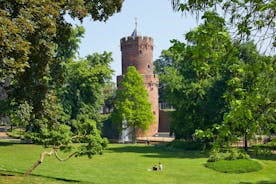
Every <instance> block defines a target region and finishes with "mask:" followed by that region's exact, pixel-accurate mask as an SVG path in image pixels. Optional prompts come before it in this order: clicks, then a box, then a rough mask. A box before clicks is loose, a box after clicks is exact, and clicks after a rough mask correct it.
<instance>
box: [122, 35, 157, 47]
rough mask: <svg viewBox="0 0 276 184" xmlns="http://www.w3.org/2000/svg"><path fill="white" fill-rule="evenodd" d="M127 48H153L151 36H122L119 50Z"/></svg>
mask: <svg viewBox="0 0 276 184" xmlns="http://www.w3.org/2000/svg"><path fill="white" fill-rule="evenodd" d="M129 48H136V49H151V50H153V38H151V37H148V36H136V37H133V36H128V37H124V38H122V39H121V50H123V49H129Z"/></svg>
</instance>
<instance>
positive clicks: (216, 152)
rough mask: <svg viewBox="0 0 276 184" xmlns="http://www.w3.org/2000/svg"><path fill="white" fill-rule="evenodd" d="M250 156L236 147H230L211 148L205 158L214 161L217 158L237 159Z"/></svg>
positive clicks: (217, 159)
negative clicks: (207, 156)
mask: <svg viewBox="0 0 276 184" xmlns="http://www.w3.org/2000/svg"><path fill="white" fill-rule="evenodd" d="M249 158H250V156H249V155H248V154H247V153H246V152H244V151H242V150H238V149H236V148H230V149H213V150H212V151H211V152H210V156H209V158H208V160H207V162H216V161H219V160H238V159H249Z"/></svg>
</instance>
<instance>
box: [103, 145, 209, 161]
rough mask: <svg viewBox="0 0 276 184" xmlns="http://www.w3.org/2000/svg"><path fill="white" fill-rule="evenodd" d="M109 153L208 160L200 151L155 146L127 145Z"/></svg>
mask: <svg viewBox="0 0 276 184" xmlns="http://www.w3.org/2000/svg"><path fill="white" fill-rule="evenodd" d="M107 150H108V151H111V152H117V153H127V152H130V153H139V154H142V156H144V157H149V158H207V157H208V154H207V153H206V152H200V151H167V150H164V149H162V148H158V147H155V146H140V145H138V146H137V145H126V146H122V147H115V148H108V149H107Z"/></svg>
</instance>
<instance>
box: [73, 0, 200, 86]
mask: <svg viewBox="0 0 276 184" xmlns="http://www.w3.org/2000/svg"><path fill="white" fill-rule="evenodd" d="M135 17H137V19H138V32H139V33H140V34H141V35H142V36H150V37H152V38H153V39H154V46H155V47H154V53H153V60H155V59H157V58H158V57H159V56H160V53H161V51H162V50H164V49H168V48H169V47H170V46H171V44H170V40H172V39H178V40H182V41H184V34H185V33H187V32H188V31H190V30H192V29H193V28H195V27H196V26H198V22H197V21H196V17H195V16H194V17H192V16H188V15H182V14H181V13H178V12H174V11H173V10H172V6H171V1H170V0H125V1H124V3H123V7H122V10H121V12H119V13H117V14H114V15H113V16H112V17H110V18H109V19H108V20H107V22H98V21H97V22H93V21H92V20H91V18H86V19H85V20H84V21H83V23H82V26H84V28H85V30H86V32H85V35H84V38H83V39H82V43H81V44H80V49H79V54H80V56H81V57H84V56H86V55H88V54H92V53H94V52H99V53H102V52H103V51H107V52H112V53H113V58H114V62H113V63H112V64H111V67H112V69H113V70H114V71H115V73H114V77H113V80H114V81H115V76H117V75H120V74H121V51H120V39H121V38H122V37H126V36H129V35H130V34H131V33H132V31H133V30H134V28H135V21H134V18H135ZM75 23H77V24H80V23H78V22H75Z"/></svg>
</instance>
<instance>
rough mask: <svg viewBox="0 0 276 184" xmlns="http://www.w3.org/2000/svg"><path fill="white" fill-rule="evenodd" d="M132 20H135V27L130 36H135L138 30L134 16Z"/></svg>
mask: <svg viewBox="0 0 276 184" xmlns="http://www.w3.org/2000/svg"><path fill="white" fill-rule="evenodd" d="M134 20H135V29H134V31H133V32H132V34H131V36H133V37H136V36H138V31H137V17H135V18H134Z"/></svg>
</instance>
